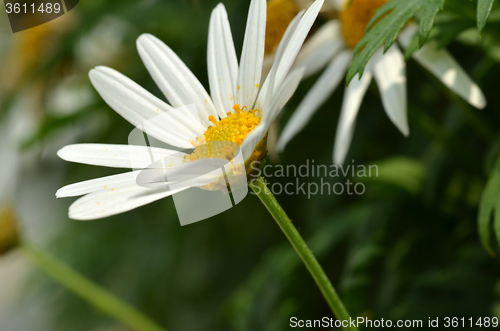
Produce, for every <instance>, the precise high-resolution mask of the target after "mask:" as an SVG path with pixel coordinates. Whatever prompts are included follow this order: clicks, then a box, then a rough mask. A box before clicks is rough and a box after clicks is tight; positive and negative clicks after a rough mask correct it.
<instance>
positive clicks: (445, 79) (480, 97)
mask: <svg viewBox="0 0 500 331" xmlns="http://www.w3.org/2000/svg"><path fill="white" fill-rule="evenodd" d="M413 58H414V59H415V60H416V61H417V62H418V63H420V64H421V65H422V66H423V67H424V68H426V69H427V70H429V71H430V72H431V73H432V74H433V75H434V76H436V77H437V78H438V79H439V80H440V81H441V82H442V83H443V84H444V85H446V86H447V87H448V88H449V89H450V90H452V91H453V92H455V93H456V94H458V95H459V96H461V97H462V98H464V99H465V100H466V101H467V102H469V103H470V104H471V105H473V106H474V107H476V108H479V109H482V108H484V107H486V98H485V97H484V94H483V92H482V91H481V89H480V88H479V86H477V84H476V83H474V82H473V81H472V79H471V78H470V77H469V75H467V73H466V72H465V71H464V69H462V67H461V66H460V65H459V64H458V63H457V61H455V59H454V58H453V56H452V55H451V54H450V53H449V52H448V51H447V50H445V49H438V48H437V43H436V42H432V41H431V42H429V43H427V44H425V45H424V46H423V47H422V48H421V49H419V50H418V51H416V52H415V53H413Z"/></svg>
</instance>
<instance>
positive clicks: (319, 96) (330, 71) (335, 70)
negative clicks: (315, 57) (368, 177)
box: [278, 50, 352, 151]
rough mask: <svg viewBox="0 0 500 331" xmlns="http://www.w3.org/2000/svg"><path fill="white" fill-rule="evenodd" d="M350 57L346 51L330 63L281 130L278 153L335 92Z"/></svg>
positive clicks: (350, 54) (349, 52)
mask: <svg viewBox="0 0 500 331" xmlns="http://www.w3.org/2000/svg"><path fill="white" fill-rule="evenodd" d="M351 56H352V53H351V51H348V50H346V51H343V52H342V53H341V54H339V56H337V57H335V58H334V59H333V60H332V61H331V62H330V64H329V65H328V67H327V68H326V69H325V72H324V73H323V74H322V75H321V76H320V77H319V79H318V80H317V81H316V83H315V84H314V86H313V87H312V88H311V89H310V90H309V92H308V93H307V95H306V96H305V97H304V99H303V100H302V102H301V103H300V105H299V106H298V107H297V109H296V110H295V112H294V113H293V115H292V117H291V118H290V120H289V121H288V123H287V124H286V126H285V128H284V129H283V132H282V134H281V136H280V138H279V140H278V151H282V150H283V149H284V148H285V146H286V144H288V142H289V141H290V140H292V138H293V137H294V136H295V135H296V134H297V133H299V132H300V131H301V130H302V129H303V128H304V127H305V126H306V124H307V123H308V122H309V120H310V119H311V117H312V116H313V115H314V113H315V112H316V110H318V108H319V107H320V106H321V105H322V104H323V103H324V102H325V101H326V100H327V99H328V98H329V97H330V95H331V94H332V92H333V91H335V89H336V88H337V86H338V84H339V83H340V82H341V80H342V78H343V77H344V74H345V71H346V69H347V66H348V65H349V62H350V61H351Z"/></svg>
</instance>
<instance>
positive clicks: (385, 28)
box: [347, 0, 445, 84]
mask: <svg viewBox="0 0 500 331" xmlns="http://www.w3.org/2000/svg"><path fill="white" fill-rule="evenodd" d="M444 2H445V0H390V1H388V2H387V3H386V4H384V5H383V6H382V7H380V8H379V9H378V10H377V11H376V12H375V15H374V16H373V18H372V19H371V21H370V23H369V24H368V27H367V32H366V34H365V36H364V37H363V39H361V41H360V42H359V43H358V45H357V46H356V49H355V50H354V60H353V62H352V64H351V67H350V68H349V71H348V73H347V83H348V84H349V82H350V81H351V80H352V79H353V77H354V76H355V75H356V74H358V73H359V74H360V76H361V75H363V71H364V69H365V67H366V64H367V63H368V60H370V58H371V57H372V56H373V54H374V53H375V52H376V51H377V49H379V47H381V46H382V44H384V52H386V51H387V50H388V49H389V48H390V47H391V46H392V44H394V42H395V41H396V38H397V36H398V34H399V32H400V31H401V30H402V29H403V28H404V26H405V25H406V23H407V22H408V21H409V20H410V19H411V18H413V17H414V16H416V14H417V13H419V12H420V11H421V9H424V10H423V12H422V15H421V16H420V20H421V26H420V28H419V29H420V32H419V41H420V47H421V46H422V45H423V43H424V42H425V41H426V40H427V38H428V37H429V32H430V30H431V28H432V26H433V24H434V19H435V17H436V14H437V13H438V12H439V11H440V10H441V9H442V8H443V5H444Z"/></svg>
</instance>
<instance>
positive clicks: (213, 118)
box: [208, 115, 219, 125]
mask: <svg viewBox="0 0 500 331" xmlns="http://www.w3.org/2000/svg"><path fill="white" fill-rule="evenodd" d="M208 120H209V121H210V122H212V123H214V124H215V125H217V123H219V121H217V119H216V118H215V116H214V115H210V116H208Z"/></svg>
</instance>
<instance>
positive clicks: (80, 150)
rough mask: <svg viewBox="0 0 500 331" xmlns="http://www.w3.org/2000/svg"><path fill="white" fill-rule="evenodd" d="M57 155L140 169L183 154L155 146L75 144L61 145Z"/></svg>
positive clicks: (86, 161)
mask: <svg viewBox="0 0 500 331" xmlns="http://www.w3.org/2000/svg"><path fill="white" fill-rule="evenodd" d="M57 155H58V156H59V157H60V158H61V159H63V160H66V161H70V162H77V163H83V164H90V165H97V166H104V167H113V168H129V169H132V168H134V169H141V168H145V167H147V166H149V165H150V164H151V163H153V162H155V161H157V160H160V159H163V158H166V157H172V158H178V159H181V158H182V155H185V154H183V153H181V152H178V151H173V150H168V149H164V148H157V147H146V146H131V145H108V144H75V145H68V146H65V147H63V148H62V149H60V150H59V151H58V152H57Z"/></svg>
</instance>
